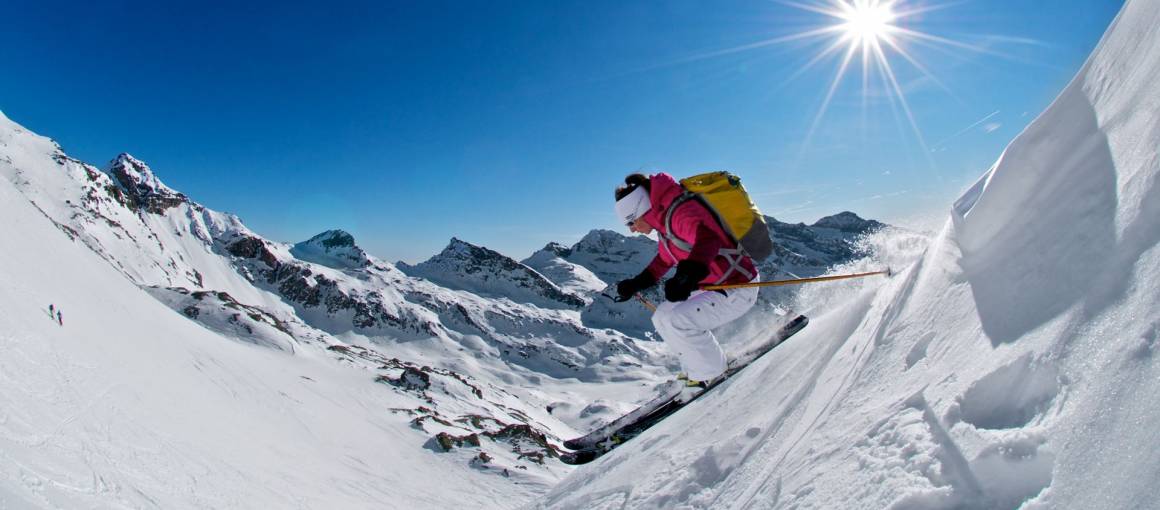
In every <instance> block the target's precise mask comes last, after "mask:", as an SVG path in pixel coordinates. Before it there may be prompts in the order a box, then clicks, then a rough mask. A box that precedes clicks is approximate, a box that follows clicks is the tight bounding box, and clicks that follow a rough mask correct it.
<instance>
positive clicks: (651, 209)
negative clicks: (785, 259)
mask: <svg viewBox="0 0 1160 510" xmlns="http://www.w3.org/2000/svg"><path fill="white" fill-rule="evenodd" d="M624 182H625V185H624V186H621V187H618V188H617V189H616V214H617V216H618V217H619V218H620V219H621V221H623V222H624V224H625V225H626V226H628V228H629V230H631V231H632V232H636V233H640V234H645V235H648V234H650V233H652V232H653V231H654V230H656V231H657V234H658V241H659V242H658V243H657V244H658V246H657V255H656V257H654V258H653V260H652V262H651V263H649V265H648V267H646V268H645V269H644V271H642V272H641V273H640V274H639V275H637V276H635V277H633V278H629V279H627V280H622V281H620V282H618V283H617V284H616V292H617V294H618V296H617V299H616V301H618V302H624V301H628V300H630V299H632V298H633V296H634V295H635V294H636V293H638V292H640V291H642V290H645V289H648V288H650V287H652V286H654V285H656V284H657V282H658V281H659V280H660V278H661V277H662V276H664V275H665V273H666V272H668V270H669V269H670V268H671V267H673V266H674V265H676V266H677V271H676V274H674V275H673V277H672V278H669V280H668V281H666V282H665V286H664V289H665V300H666V302H665V303H661V304H660V305H659V306H657V310H656V312H655V313H654V314H653V317H652V322H653V326H655V327H656V330H657V332H658V333H660V335H661V337H662V338H663V339H664V341H665V342H666V343H667V344H669V345H670V346H671V348H672V350H673V351H674V352H675V353H676V355H677V357H678V359H679V360H680V362H681V368H682V369H683V371H684V372H685V375H686V376H687V377H688V380H689V384H690V385H701V386H704V385H706V384H707V383H709V382H710V381H712V380H713V379H715V378H717V377H719V376H721V375H722V374H723V373H724V372H725V369H726V360H725V352H724V351H723V350H722V349H721V345H720V344H719V343H717V338H716V337H715V336H713V332H712V331H710V330H712V329H713V328H716V327H719V326H721V325H724V324H726V323H729V322H731V321H733V320H736V319H737V318H739V317H741V316H742V315H744V314H745V312H747V311H749V309H750V308H752V307H753V305H754V303H756V302H757V289H756V288H744V289H731V290H728V291H724V290H718V291H708V292H706V291H701V290H698V287H699V286H700V285H702V284H705V285H714V284H734V283H746V282H750V281H754V280H756V279H757V278H758V274H757V268H756V266H755V265H754V263H753V260H751V259H750V258H749V257H748V256H745V255H744V254H743V253H741V252H740V250H738V249H737V245H736V243H735V242H734V241H733V240H732V239H731V238H730V236H729V235H728V234H727V233H726V232H725V231H724V230H723V229H722V228H721V225H720V224H718V222H717V220H716V219H715V218H714V216H713V214H712V213H711V212H710V211H709V209H708V208H706V207H705V205H704V204H702V203H701V202H700V201H698V200H685V201H681V202H680V203H679V204H677V205H676V207H673V208H672V210H671V211H670V208H671V206H672V205H673V203H674V202H676V201H677V199H678V198H679V197H680V196H681V195H682V194H683V193H684V189H683V188H682V187H681V185H680V184H679V183H677V181H676V180H674V179H673V178H672V176H670V175H668V174H666V173H658V174H655V175H652V176H645V175H643V174H632V175H629V176H628V177H625V179H624ZM669 215H671V217H670V216H669ZM666 225H671V228H672V232H668V231H666V228H667V227H666ZM674 237H675V238H676V239H679V240H683V241H684V242H685V243H688V244H690V245H691V248H690V249H689V250H687V251H686V250H682V249H681V248H680V247H679V246H678V244H679V243H677V242H674V239H673V238H674Z"/></svg>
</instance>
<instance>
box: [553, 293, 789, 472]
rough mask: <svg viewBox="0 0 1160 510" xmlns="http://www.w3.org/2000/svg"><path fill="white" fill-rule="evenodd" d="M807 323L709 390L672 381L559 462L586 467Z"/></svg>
mask: <svg viewBox="0 0 1160 510" xmlns="http://www.w3.org/2000/svg"><path fill="white" fill-rule="evenodd" d="M806 324H809V318H807V317H806V316H804V315H799V316H797V317H795V318H794V319H793V320H790V321H789V322H787V323H786V324H785V325H784V326H782V327H781V328H780V329H778V330H777V333H776V334H774V335H773V336H772V337H771V338H770V339H769V340H768V341H765V342H762V343H761V344H758V345H756V346H753V347H751V348H749V349H747V350H745V351H744V352H742V353H741V354H740V355H738V356H736V357H734V358H733V359H732V360H730V362H729V366H728V368H726V370H725V374H724V375H722V376H721V377H718V378H717V379H716V380H715V381H713V382H712V384H710V385H709V386H708V387H704V388H701V387H687V386H685V384H684V383H682V382H681V381H670V382H668V383H666V384H664V385H662V386H661V387H660V388H659V390H658V393H657V395H656V396H655V397H654V398H652V399H650V400H649V401H648V402H645V403H643V404H641V405H640V406H638V407H637V408H636V409H634V410H632V411H631V412H629V413H628V414H626V415H624V416H621V417H620V418H617V419H616V420H613V421H612V422H609V423H608V424H606V425H604V426H602V427H600V428H598V429H596V430H594V431H592V432H590V433H588V434H586V435H584V436H581V437H578V438H575V439H569V440H567V441H564V446H565V447H566V448H568V449H571V450H574V451H571V452H565V453H563V454H561V455H560V459H561V460H563V461H564V463H566V464H586V463H588V462H591V461H593V460H595V459H597V458H599V457H600V456H602V455H604V454H605V453H608V452H609V451H611V450H612V449H614V448H616V447H617V446H619V445H620V444H622V443H624V442H625V441H628V440H629V439H632V438H634V437H636V436H637V435H639V434H640V433H641V432H644V431H645V430H648V428H649V427H652V426H653V425H656V424H657V423H659V422H660V421H661V420H663V419H665V418H666V417H668V416H669V415H671V414H673V413H675V412H677V410H679V409H681V408H682V407H684V406H686V405H688V404H689V403H690V402H692V401H694V400H696V399H697V398H699V397H700V396H701V395H704V394H705V393H708V392H709V391H710V390H712V389H713V388H715V387H716V386H717V385H719V384H721V383H722V382H725V381H726V380H728V379H729V378H730V377H732V376H733V375H735V374H737V373H738V372H740V371H741V370H742V369H744V368H745V367H747V366H749V365H750V364H751V363H753V362H754V361H756V360H757V359H758V358H760V357H761V356H762V355H764V354H765V353H767V352H769V351H771V350H773V348H774V347H777V346H778V345H779V344H781V343H782V342H784V341H785V340H786V339H787V338H789V337H791V336H793V335H794V333H797V332H798V331H801V330H802V328H804V327H806Z"/></svg>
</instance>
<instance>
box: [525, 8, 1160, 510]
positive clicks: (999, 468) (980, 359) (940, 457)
mask: <svg viewBox="0 0 1160 510" xmlns="http://www.w3.org/2000/svg"><path fill="white" fill-rule="evenodd" d="M1157 83H1160V3H1157V2H1154V1H1148V0H1130V1H1129V2H1127V4H1126V5H1125V6H1124V8H1123V10H1122V12H1121V13H1120V15H1119V16H1118V17H1117V18H1116V20H1115V22H1114V23H1113V24H1112V26H1111V27H1110V29H1109V30H1108V32H1107V33H1106V34H1105V36H1104V38H1103V40H1102V41H1101V42H1100V44H1099V46H1098V47H1097V49H1096V50H1095V51H1094V52H1093V54H1092V56H1091V57H1090V58H1089V60H1088V62H1087V63H1086V64H1085V66H1084V67H1083V69H1082V70H1081V71H1080V72H1079V74H1078V76H1077V77H1076V78H1075V79H1074V81H1073V82H1072V83H1071V84H1070V85H1068V87H1067V88H1066V89H1065V90H1064V91H1063V92H1062V93H1061V94H1060V96H1059V97H1058V99H1056V101H1055V102H1054V103H1053V104H1052V105H1051V106H1050V107H1049V108H1048V109H1047V110H1046V111H1045V112H1044V113H1043V114H1042V115H1041V116H1040V117H1039V118H1038V119H1037V120H1036V121H1035V122H1033V123H1032V124H1031V125H1030V126H1029V127H1028V128H1027V130H1026V131H1025V132H1023V133H1022V134H1020V135H1019V137H1017V138H1016V139H1015V140H1014V141H1013V142H1012V143H1011V144H1010V146H1009V147H1008V148H1007V150H1006V151H1005V152H1004V153H1003V155H1002V156H1001V158H1000V159H999V161H998V162H997V163H996V164H995V165H994V167H992V168H991V169H990V170H989V171H988V172H987V173H986V174H985V175H984V176H983V178H982V179H980V181H979V182H978V184H976V185H975V186H974V187H972V188H971V189H970V190H969V191H968V192H967V193H965V194H964V196H963V197H962V198H961V199H960V200H959V201H957V202H956V203H955V204H954V207H953V208H952V210H951V214H950V219H948V221H947V223H946V226H945V228H944V230H943V231H942V232H941V233H940V234H939V235H938V236H937V238H936V239H934V240H933V241H932V242H931V244H930V246H929V248H928V249H927V250H926V252H925V253H924V254H923V255H922V257H921V258H920V259H919V260H917V261H916V262H914V263H913V264H911V265H909V267H906V268H905V269H903V270H902V271H900V272H899V274H897V275H896V276H894V277H893V278H891V279H889V280H884V281H881V283H880V284H877V285H872V286H869V287H866V288H863V289H862V290H860V291H854V295H853V297H852V299H850V300H847V301H846V303H845V304H844V305H843V306H840V307H838V308H836V309H829V311H825V312H820V313H817V314H815V315H814V316H813V317H812V319H813V320H812V321H811V324H810V326H809V327H808V328H806V330H804V331H803V332H802V333H800V334H799V335H797V336H795V337H794V338H793V339H791V341H790V342H788V343H787V344H786V345H784V346H782V347H779V348H778V350H777V351H775V352H774V354H773V355H772V356H769V357H767V358H765V359H763V360H760V361H759V362H758V363H757V364H755V365H754V366H752V367H751V368H750V369H748V370H746V371H745V372H743V373H742V374H740V375H739V376H738V377H736V378H735V379H733V380H731V381H729V382H727V383H726V384H724V385H723V386H722V387H720V388H719V389H718V390H715V392H714V393H713V394H711V395H709V396H707V397H706V398H704V399H701V400H699V401H697V402H695V403H694V404H693V405H691V406H689V407H688V408H686V409H684V410H683V411H681V412H680V413H678V414H676V415H674V416H673V417H672V418H670V419H668V420H666V421H665V422H664V423H662V424H661V425H660V426H658V427H656V428H654V429H652V430H650V431H649V432H648V433H646V434H645V435H642V436H640V437H639V438H637V439H635V440H633V441H632V442H631V443H628V444H626V445H625V446H624V447H622V448H619V449H617V450H616V451H614V452H612V453H611V454H610V455H608V456H606V457H604V458H602V459H601V460H599V461H597V462H596V463H594V464H592V465H588V466H585V467H582V468H580V469H578V470H577V471H576V472H575V473H573V475H572V476H571V477H570V478H569V479H568V480H566V481H564V482H563V483H561V484H560V485H558V486H557V487H556V488H555V489H553V491H552V492H551V493H550V494H549V495H548V496H547V497H546V498H545V499H544V500H542V502H541V503H539V506H542V507H546V508H586V509H587V508H676V507H698V508H701V507H703V508H892V509H910V508H935V509H938V508H945V509H952V508H972V509H973V508H978V509H984V508H985V509H992V508H994V509H1012V508H1025V509H1031V508H1077V509H1121V508H1156V507H1157V495H1158V492H1157V488H1156V481H1157V480H1160V456H1158V455H1156V454H1155V452H1157V451H1160V434H1158V433H1157V432H1156V430H1157V429H1156V427H1155V426H1153V425H1154V424H1155V423H1156V422H1157V421H1158V418H1160V411H1158V408H1157V407H1156V402H1158V401H1160V384H1158V382H1160V361H1158V359H1160V356H1158V355H1157V350H1158V349H1160V347H1158V346H1160V247H1158V243H1160V123H1158V122H1157V118H1160V87H1157V86H1156V84H1157Z"/></svg>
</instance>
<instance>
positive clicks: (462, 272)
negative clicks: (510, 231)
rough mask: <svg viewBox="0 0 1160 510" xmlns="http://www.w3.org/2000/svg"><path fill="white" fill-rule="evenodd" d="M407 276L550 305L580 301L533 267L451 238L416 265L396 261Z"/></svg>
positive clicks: (579, 304) (576, 304)
mask: <svg viewBox="0 0 1160 510" xmlns="http://www.w3.org/2000/svg"><path fill="white" fill-rule="evenodd" d="M399 269H402V270H403V272H404V273H407V274H408V275H410V276H417V277H420V278H425V279H427V280H430V281H432V282H435V283H436V284H439V285H442V286H444V287H449V288H453V289H458V290H467V291H470V292H475V293H479V294H481V295H487V296H504V297H509V298H511V299H514V300H517V301H521V302H526V303H534V304H536V305H538V306H545V307H550V308H560V307H564V308H579V307H582V306H584V305H585V302H584V300H583V299H582V298H581V297H579V296H577V295H575V294H573V293H571V292H565V291H563V290H561V289H560V288H559V287H557V286H556V284H554V283H552V282H551V281H550V280H548V279H547V278H545V277H544V276H543V275H541V274H540V273H538V272H536V271H535V270H534V269H532V268H530V267H528V266H526V265H524V264H521V263H519V262H517V261H515V260H514V259H512V258H510V257H508V256H506V255H503V254H502V253H499V252H497V251H494V250H491V249H488V248H485V247H482V246H476V245H474V244H471V243H469V242H467V241H464V240H461V239H459V238H457V237H452V238H451V241H450V242H449V243H448V244H447V247H446V248H444V249H443V251H442V252H440V253H439V254H438V255H435V256H434V257H431V258H430V259H428V260H426V261H425V262H421V263H419V264H417V265H414V266H412V265H409V264H403V263H400V264H399Z"/></svg>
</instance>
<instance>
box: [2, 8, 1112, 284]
mask: <svg viewBox="0 0 1160 510" xmlns="http://www.w3.org/2000/svg"><path fill="white" fill-rule="evenodd" d="M796 3H799V4H808V5H824V4H823V3H822V2H820V1H818V0H796ZM1121 5H1122V2H1120V1H1116V0H1053V1H1051V2H1043V1H1042V0H966V1H957V2H951V1H937V2H936V1H923V2H913V1H912V2H900V3H899V4H898V5H897V6H896V7H895V12H896V13H901V12H905V11H907V10H909V9H912V8H916V7H918V8H930V7H933V8H932V9H929V10H925V11H923V12H921V13H917V14H914V15H910V16H905V17H901V18H899V19H897V20H895V21H894V22H893V23H894V24H895V25H896V26H899V27H903V28H906V29H910V30H917V31H921V32H923V33H925V34H929V35H932V36H937V37H939V38H944V39H946V40H950V41H954V44H949V43H943V42H940V43H932V42H923V41H921V40H919V41H915V40H910V41H902V40H900V43H899V44H900V45H901V47H902V48H903V49H904V50H906V52H907V54H908V55H909V56H910V57H911V58H912V59H913V60H914V61H916V62H918V63H920V64H921V65H922V66H923V67H924V68H925V69H926V71H927V72H923V71H922V70H919V69H918V68H916V67H915V66H914V65H912V64H911V63H910V62H908V61H907V60H906V59H905V58H902V57H901V56H900V55H898V54H897V52H894V51H892V50H889V49H888V50H887V51H886V57H887V59H888V61H889V62H890V63H891V67H892V69H893V70H894V73H895V77H896V80H897V83H898V88H899V89H901V91H902V92H903V94H904V97H905V100H906V106H907V107H908V109H909V111H910V114H911V115H910V117H912V118H913V119H914V122H913V124H912V123H911V122H910V120H909V119H908V116H907V115H906V112H905V111H904V110H903V108H902V107H901V106H900V105H901V103H900V102H899V101H898V99H896V98H894V96H895V94H893V93H891V90H892V89H893V87H891V86H889V85H888V83H889V82H886V81H884V80H882V79H881V78H879V76H880V74H876V72H874V73H871V74H870V79H869V86H868V87H865V88H864V87H863V83H862V71H861V69H862V68H861V65H860V64H858V60H855V61H854V64H852V67H851V70H850V72H848V73H847V75H846V76H845V78H844V80H842V81H841V82H839V85H838V86H837V87H836V88H835V89H834V91H833V94H832V97H831V100H830V101H829V103H828V108H826V110H825V113H824V115H821V116H819V110H820V108H821V105H822V104H823V102H824V101H825V98H826V95H827V91H828V90H829V88H830V84H831V83H832V82H833V80H834V77H835V75H836V70H837V69H838V64H839V62H840V61H841V59H842V54H843V53H842V52H841V51H839V52H837V53H835V54H833V55H830V56H829V57H827V58H825V59H823V60H821V61H819V62H817V63H816V64H815V65H813V66H810V67H805V66H806V64H807V63H808V62H809V61H810V60H811V59H813V58H814V57H815V56H816V55H818V54H819V53H820V52H821V50H823V49H824V48H826V47H827V46H828V45H829V44H830V43H831V41H832V39H831V38H819V39H811V40H798V41H787V42H784V43H778V44H767V45H762V44H759V43H761V42H762V41H768V40H770V39H773V38H779V37H785V36H788V35H791V34H795V33H800V32H803V31H806V30H811V29H814V28H818V27H821V26H827V25H833V24H834V23H835V22H836V20H835V19H833V18H830V17H828V16H826V15H823V14H820V13H817V12H812V11H809V10H805V9H801V8H799V7H795V6H793V5H789V4H788V3H779V2H771V1H733V0H715V1H691V0H664V1H648V2H645V1H640V2H631V1H630V2H622V1H611V0H609V1H586V2H581V1H568V0H553V1H527V2H517V1H500V2H486V1H482V0H481V1H466V2H445V1H423V2H389V1H384V2H369V1H368V2H344V1H341V0H340V1H331V2H327V3H324V4H317V3H299V2H272V3H263V2H250V3H247V4H246V5H244V6H238V5H229V4H226V3H222V4H220V6H216V7H215V6H207V4H206V3H193V2H133V1H125V2H116V1H109V2H76V3H70V2H51V1H43V0H41V1H25V0H16V1H15V2H7V3H6V5H5V6H4V7H3V12H4V16H3V18H2V19H0V45H2V46H3V47H4V48H5V50H4V51H0V69H3V74H4V78H3V79H2V80H0V110H2V111H3V112H4V113H5V114H6V115H8V116H9V117H10V118H12V119H13V120H15V121H16V122H19V123H21V124H23V125H25V126H27V127H28V128H30V129H32V130H34V131H36V132H38V133H40V134H43V135H46V136H50V137H52V138H54V139H56V140H57V141H58V142H60V143H61V145H62V146H63V147H64V149H65V150H66V151H67V152H68V153H69V154H71V155H73V156H75V157H78V158H80V159H82V160H85V161H89V162H92V163H94V164H98V165H103V164H104V163H105V162H107V161H108V160H109V159H111V158H112V157H114V156H115V155H116V154H117V153H119V152H129V153H132V154H133V155H135V156H137V157H138V158H141V159H143V160H145V161H146V162H148V163H149V164H150V165H151V166H152V167H153V168H154V170H155V171H156V172H157V174H158V176H159V177H160V178H161V179H162V180H164V181H165V182H166V183H167V184H168V185H170V186H172V187H174V188H176V189H179V190H181V191H183V192H185V193H187V194H189V195H190V196H191V197H193V198H194V199H195V200H197V201H199V202H201V203H203V204H205V205H207V206H209V207H211V208H214V209H217V210H222V211H228V212H232V213H235V214H238V215H239V216H241V217H242V219H243V220H244V221H245V222H246V224H247V225H248V226H250V228H252V229H254V230H255V231H257V232H258V233H260V234H262V235H264V236H266V237H268V238H271V239H275V240H279V241H286V242H296V241H300V240H304V239H307V238H309V237H311V236H312V235H314V234H316V233H318V232H321V231H323V230H326V229H331V228H342V229H345V230H347V231H350V232H351V233H352V234H354V235H355V237H356V238H357V239H358V241H359V243H360V244H361V245H362V246H364V247H365V248H366V249H367V250H368V251H370V252H371V253H373V254H375V255H377V256H380V257H382V258H384V259H387V260H391V261H394V260H400V259H401V260H406V261H409V262H416V261H419V260H423V259H425V258H427V257H428V256H430V255H432V254H434V253H437V252H438V251H439V250H441V249H442V247H443V246H444V245H446V243H447V240H448V239H449V238H451V237H452V236H455V237H459V238H461V239H464V240H467V241H469V242H473V243H477V244H482V245H485V246H488V247H490V248H493V249H496V250H499V251H501V252H503V253H505V254H508V255H511V256H513V257H515V258H523V257H525V256H527V255H529V254H531V253H532V252H533V251H535V250H536V249H538V248H540V247H542V246H543V245H544V244H546V243H547V242H549V241H557V242H562V243H566V244H570V243H572V242H575V241H576V240H578V239H579V238H580V237H581V236H583V235H584V234H585V233H587V232H588V231H589V230H591V229H593V228H609V229H618V230H620V231H622V232H623V231H624V229H623V228H622V226H620V225H619V224H618V222H617V221H616V219H615V218H614V216H613V214H612V189H613V188H614V187H615V186H616V185H617V184H618V183H619V182H620V179H622V178H623V176H624V175H625V174H626V173H630V172H634V171H645V172H655V171H662V170H663V171H667V172H669V173H672V174H674V175H677V176H683V175H690V174H693V173H699V172H702V171H708V170H716V169H728V170H731V171H733V172H735V173H737V174H739V175H740V176H741V177H742V178H743V180H744V182H745V183H746V185H747V187H748V188H749V190H750V192H751V193H752V194H753V195H754V197H755V200H756V201H757V203H758V205H759V206H760V207H761V208H762V210H763V211H764V212H765V213H766V214H770V215H773V216H775V217H776V218H778V219H780V220H783V221H795V222H796V221H805V222H807V223H812V222H813V221H815V220H817V219H818V218H819V217H821V216H825V215H829V214H833V213H837V212H840V211H843V210H852V211H854V212H856V213H858V214H860V215H862V216H864V217H873V218H876V219H880V220H884V221H887V222H894V223H900V224H904V225H915V224H923V225H929V223H928V222H927V220H929V219H930V218H936V219H937V218H938V217H939V216H940V215H942V214H944V212H945V211H946V210H947V207H948V205H949V203H950V202H951V201H952V200H953V199H954V197H955V196H957V194H958V193H959V192H960V191H961V190H962V189H964V188H965V187H966V186H967V185H968V184H969V183H970V182H973V180H974V179H975V178H976V177H977V176H978V175H979V174H981V173H982V172H983V171H985V170H986V169H987V167H989V165H990V164H991V163H992V162H993V161H994V160H995V159H996V158H997V157H998V156H999V154H1000V153H1001V151H1002V149H1003V147H1004V146H1005V145H1006V144H1007V143H1008V142H1009V141H1010V140H1011V139H1012V138H1013V137H1014V136H1015V135H1017V134H1018V133H1019V131H1020V130H1021V129H1022V128H1023V127H1025V126H1026V124H1027V123H1028V122H1030V121H1031V120H1032V119H1033V118H1034V117H1035V116H1036V115H1037V114H1038V113H1039V112H1040V111H1042V109H1043V108H1044V107H1045V106H1047V104H1049V103H1050V101H1051V100H1052V99H1053V98H1054V97H1055V95H1056V94H1057V93H1058V92H1059V91H1060V90H1061V89H1062V88H1063V86H1064V85H1066V83H1067V82H1068V80H1070V78H1071V77H1072V76H1073V75H1074V73H1075V72H1076V71H1077V70H1078V69H1079V67H1080V66H1081V65H1082V63H1083V61H1084V59H1085V58H1086V57H1087V55H1088V53H1089V52H1090V51H1091V49H1092V48H1093V47H1094V46H1095V44H1096V43H1097V42H1098V40H1099V37H1100V35H1101V34H1102V33H1103V31H1104V30H1105V29H1106V27H1107V26H1108V24H1109V23H1110V22H1111V20H1112V19H1113V18H1114V16H1115V14H1116V13H1117V12H1118V10H1119V8H1120V6H1121ZM747 46H754V47H753V48H751V49H748V50H743V49H741V48H744V47H747ZM856 55H857V53H856ZM857 58H858V57H856V59H857ZM803 68H805V70H804V71H802V69H803ZM928 73H929V74H928ZM791 77H792V79H790V78H791ZM944 87H945V88H944Z"/></svg>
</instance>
